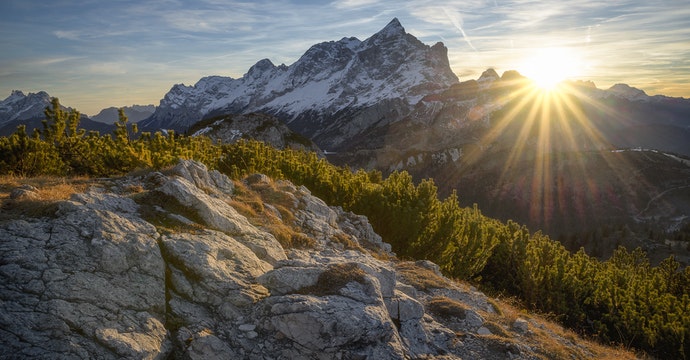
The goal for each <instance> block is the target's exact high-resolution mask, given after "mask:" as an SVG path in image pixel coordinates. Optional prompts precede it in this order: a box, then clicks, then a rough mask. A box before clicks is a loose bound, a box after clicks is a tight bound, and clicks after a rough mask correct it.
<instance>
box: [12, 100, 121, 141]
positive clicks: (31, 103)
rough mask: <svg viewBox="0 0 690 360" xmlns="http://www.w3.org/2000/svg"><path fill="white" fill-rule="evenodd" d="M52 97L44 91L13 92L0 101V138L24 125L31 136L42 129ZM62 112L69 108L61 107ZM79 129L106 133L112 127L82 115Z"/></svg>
mask: <svg viewBox="0 0 690 360" xmlns="http://www.w3.org/2000/svg"><path fill="white" fill-rule="evenodd" d="M51 99H52V97H51V96H50V95H48V93H47V92H45V91H40V92H38V93H29V94H28V95H25V94H24V93H23V92H22V91H19V90H14V91H12V93H11V94H10V96H8V97H7V98H6V99H5V100H3V101H0V136H7V135H10V134H12V133H14V131H15V130H16V129H17V126H19V125H26V128H27V130H28V131H27V132H28V133H29V134H31V132H32V130H33V129H34V128H38V129H42V128H43V125H42V123H41V121H42V120H43V119H45V115H44V113H43V111H44V110H45V108H46V107H48V106H50V101H51ZM62 108H63V110H66V111H67V110H69V109H70V108H68V107H65V106H62ZM80 127H82V128H84V129H86V130H95V131H98V132H100V133H103V134H104V133H107V132H110V131H112V130H113V128H114V127H113V126H108V125H105V124H102V123H98V122H95V121H92V120H91V119H89V118H88V117H87V116H85V115H84V114H82V115H81V120H80Z"/></svg>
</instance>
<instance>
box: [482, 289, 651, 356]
mask: <svg viewBox="0 0 690 360" xmlns="http://www.w3.org/2000/svg"><path fill="white" fill-rule="evenodd" d="M489 302H490V304H491V305H492V306H493V307H494V308H495V309H496V313H489V312H481V313H482V316H483V317H484V318H485V319H486V320H487V321H486V323H485V324H484V326H486V327H487V328H488V329H489V330H490V331H491V332H492V333H493V334H495V335H498V336H501V337H510V335H511V334H513V332H514V330H512V329H513V328H512V327H513V324H514V323H515V320H517V319H518V318H522V319H525V320H527V321H528V322H529V333H528V334H522V335H520V334H518V333H515V337H517V336H520V337H521V338H520V340H519V341H521V342H524V343H526V344H528V345H530V347H532V349H534V351H535V352H536V353H537V354H538V355H539V356H540V357H541V358H542V359H607V360H613V359H622V360H632V359H640V358H644V356H640V355H639V354H635V353H634V352H632V351H630V350H626V349H624V348H622V347H611V346H606V345H603V344H600V343H598V342H596V341H594V340H591V339H586V338H584V337H582V336H581V335H579V334H577V333H575V332H574V331H572V330H568V329H565V328H564V327H563V326H561V325H559V324H558V323H556V322H554V321H553V320H552V319H549V317H548V316H546V315H539V314H535V313H530V312H528V311H527V310H525V309H524V308H522V307H521V305H520V303H519V301H517V300H515V299H513V298H509V299H490V301H489ZM487 324H489V325H487ZM505 329H509V330H510V332H506V331H505Z"/></svg>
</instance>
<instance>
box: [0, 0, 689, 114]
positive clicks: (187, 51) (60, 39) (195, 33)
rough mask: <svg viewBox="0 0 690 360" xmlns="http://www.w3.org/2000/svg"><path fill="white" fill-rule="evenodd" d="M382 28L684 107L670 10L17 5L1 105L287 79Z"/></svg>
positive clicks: (680, 41) (469, 70)
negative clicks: (33, 96) (316, 53)
mask: <svg viewBox="0 0 690 360" xmlns="http://www.w3.org/2000/svg"><path fill="white" fill-rule="evenodd" d="M393 17H397V18H399V19H400V21H401V22H402V24H403V26H404V27H405V28H406V29H407V31H408V32H410V33H412V34H413V35H415V36H416V37H418V38H419V39H420V40H422V41H423V42H425V43H428V44H433V43H434V42H436V41H439V40H442V41H443V42H444V43H445V44H446V46H447V47H448V50H449V51H448V54H449V58H450V63H451V67H452V68H453V69H454V70H455V71H456V73H458V74H459V75H460V76H462V77H466V78H472V77H475V78H476V77H477V76H479V74H480V73H481V72H482V71H483V70H485V69H486V68H488V67H494V68H496V69H497V70H498V71H499V72H501V71H505V70H508V69H514V68H515V66H516V64H517V63H518V62H517V61H518V60H521V59H523V58H525V57H528V56H530V54H531V53H534V52H535V51H537V50H538V49H539V48H541V47H548V46H558V47H569V48H572V49H573V50H575V51H577V52H578V53H579V54H580V55H581V56H582V58H583V61H584V62H585V63H586V64H587V68H586V69H585V70H586V73H584V74H583V75H584V76H586V77H587V79H590V80H594V81H595V82H597V84H602V86H607V85H611V84H613V83H615V82H626V83H629V84H631V85H633V86H637V87H640V88H643V89H644V90H646V91H648V92H650V93H654V92H655V91H672V94H674V95H685V96H690V70H689V68H690V64H689V63H688V62H690V43H689V42H688V41H687V39H690V7H688V6H687V5H686V4H684V3H683V2H682V1H674V0H658V1H654V2H647V1H642V0H622V1H616V2H602V1H599V0H596V1H595V0H564V1H559V2H537V1H534V0H501V1H496V0H465V1H462V2H458V1H453V0H412V1H405V2H399V1H392V0H384V1H380V0H376V1H374V0H345V1H331V2H322V1H314V0H277V1H265V0H258V1H236V0H201V1H195V2H189V1H182V0H160V1H150V2H149V1H145V2H142V1H136V0H121V1H116V2H103V1H96V0H84V1H72V0H60V1H52V2H45V1H41V0H22V1H3V2H2V3H0V32H1V33H2V34H3V37H2V38H0V47H1V48H2V49H3V51H2V52H0V67H1V68H2V71H1V72H0V98H1V97H2V93H7V94H9V92H10V91H11V89H26V90H31V89H33V90H50V91H51V93H52V92H53V91H55V92H56V94H54V95H55V96H62V95H61V94H62V93H65V94H75V95H74V97H71V96H72V95H70V97H71V99H70V100H74V101H75V102H74V103H70V104H69V105H71V106H76V107H78V108H80V109H81V108H82V105H81V104H80V103H79V96H77V95H76V94H80V93H81V94H82V96H83V98H84V99H87V98H88V99H89V100H88V102H89V104H95V103H96V102H97V101H96V99H97V98H98V97H99V96H100V98H101V99H103V100H101V102H102V104H101V105H102V107H106V106H109V104H107V103H106V102H108V101H113V102H115V103H117V104H119V105H124V104H126V103H124V102H123V101H125V99H131V97H132V96H133V94H136V95H137V96H140V97H141V98H142V99H143V100H141V101H138V102H155V103H157V101H158V100H159V99H160V98H161V97H162V96H163V95H164V93H165V92H166V91H167V90H168V89H169V88H170V87H171V86H172V85H173V84H175V83H180V82H184V83H187V84H190V83H192V84H193V83H195V82H196V81H197V80H198V79H199V78H200V77H202V76H206V75H226V76H233V77H239V76H242V74H244V73H245V72H246V71H247V70H248V69H249V67H250V66H252V65H253V64H254V63H256V61H258V60H260V59H262V58H269V59H271V60H272V61H273V62H274V63H276V64H280V63H286V64H288V65H289V64H291V63H293V62H294V61H296V60H297V59H298V58H299V57H300V56H301V55H302V54H303V53H304V52H305V51H306V50H307V49H308V48H309V47H310V46H311V45H313V44H315V43H318V42H322V41H331V40H339V39H340V38H342V37H350V36H355V37H358V38H360V39H361V40H364V39H366V38H367V37H369V36H371V35H372V34H374V33H375V32H376V31H378V30H380V29H381V28H382V27H384V26H385V25H386V24H387V23H388V22H389V21H390V20H391V19H392V18H393ZM122 89H126V90H122ZM650 89H651V90H650ZM657 89H658V90H657ZM88 106H96V105H88ZM92 110H93V111H95V112H97V110H98V109H90V110H89V109H84V110H83V111H85V112H88V111H92Z"/></svg>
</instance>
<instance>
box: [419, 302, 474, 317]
mask: <svg viewBox="0 0 690 360" xmlns="http://www.w3.org/2000/svg"><path fill="white" fill-rule="evenodd" d="M427 307H428V308H429V311H430V312H431V313H433V314H435V315H438V316H440V317H443V318H446V319H449V318H457V319H461V320H462V319H465V317H466V311H467V307H466V306H465V305H464V304H463V303H461V302H459V301H456V300H453V299H451V298H448V297H445V296H437V297H434V298H433V299H431V300H429V303H428V304H427Z"/></svg>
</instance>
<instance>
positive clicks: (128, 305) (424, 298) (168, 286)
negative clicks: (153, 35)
mask: <svg viewBox="0 0 690 360" xmlns="http://www.w3.org/2000/svg"><path fill="white" fill-rule="evenodd" d="M90 185H91V186H90V188H89V189H88V190H86V191H84V192H82V191H76V193H75V194H73V195H72V196H71V197H70V199H69V200H52V201H49V199H51V198H52V199H55V198H60V197H61V196H64V194H65V193H69V192H71V191H70V189H65V188H64V186H65V182H64V181H63V182H61V183H60V184H58V185H55V186H52V187H51V186H44V187H42V188H35V187H32V186H29V185H24V186H22V187H13V188H12V191H9V190H10V189H9V188H7V187H5V186H3V190H4V191H7V192H4V191H3V193H2V194H3V198H2V203H3V213H2V217H0V239H3V240H2V247H0V257H1V258H2V259H3V262H2V266H0V278H1V279H2V281H0V300H2V301H0V314H1V315H2V316H0V333H2V336H0V350H2V353H3V354H14V355H13V356H15V357H17V358H52V357H60V358H65V359H73V358H74V359H76V358H102V359H114V358H190V359H208V358H232V359H285V358H319V359H356V358H377V359H384V358H385V359H407V358H429V357H431V358H444V359H456V358H457V359H460V358H464V359H467V358H481V359H505V358H513V359H545V358H554V357H556V358H578V359H588V358H592V359H593V358H597V359H600V358H633V357H634V356H633V355H631V354H629V353H625V352H620V351H613V350H611V349H607V348H604V347H600V346H597V345H593V344H591V343H587V342H584V341H582V340H581V339H578V338H577V337H576V336H575V335H573V334H569V333H567V332H564V331H562V330H560V329H559V328H558V327H557V326H554V325H552V324H549V323H547V322H544V321H543V320H540V319H539V318H538V317H535V316H533V315H530V314H526V313H521V312H518V311H516V310H515V309H513V308H510V307H508V306H506V305H504V304H502V303H500V302H498V301H496V300H494V299H491V298H489V297H487V296H486V295H484V294H482V293H479V292H477V291H476V290H475V289H474V288H471V287H469V286H467V285H463V284H457V283H453V282H452V281H450V280H448V279H446V278H445V277H443V276H442V275H440V273H439V271H438V267H437V266H436V265H434V264H432V263H430V262H425V261H420V262H414V263H412V262H401V261H397V260H395V258H394V257H393V254H392V253H391V252H390V247H389V246H388V245H387V244H385V243H383V242H382V241H381V238H380V237H379V236H378V235H377V234H376V233H374V231H373V230H372V228H371V226H370V225H369V223H368V221H367V219H366V218H364V217H361V216H357V215H355V214H352V213H348V212H344V211H342V209H340V208H335V207H329V206H327V205H326V204H325V203H324V202H323V201H321V200H320V199H318V198H315V197H314V196H312V195H311V194H310V193H309V191H308V190H307V189H306V188H304V187H296V186H294V185H292V184H291V183H289V182H285V181H280V182H274V181H272V180H271V179H269V178H267V177H265V176H262V175H253V176H250V177H248V178H246V179H245V180H244V181H243V182H241V183H240V182H232V181H230V180H229V179H228V178H227V177H225V176H224V175H221V174H220V173H218V172H215V171H207V170H206V168H205V167H204V166H203V165H200V164H198V163H194V162H190V161H184V162H181V163H180V164H179V165H178V166H176V167H175V168H174V169H171V170H168V171H166V172H165V173H160V172H151V173H147V174H144V175H139V176H130V177H125V178H120V179H101V180H99V181H97V182H91V184H90ZM80 186H81V187H82V188H84V187H86V185H80ZM60 189H61V191H62V192H63V194H62V195H60V194H58V195H55V194H54V192H56V191H57V192H58V193H59V192H60Z"/></svg>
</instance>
